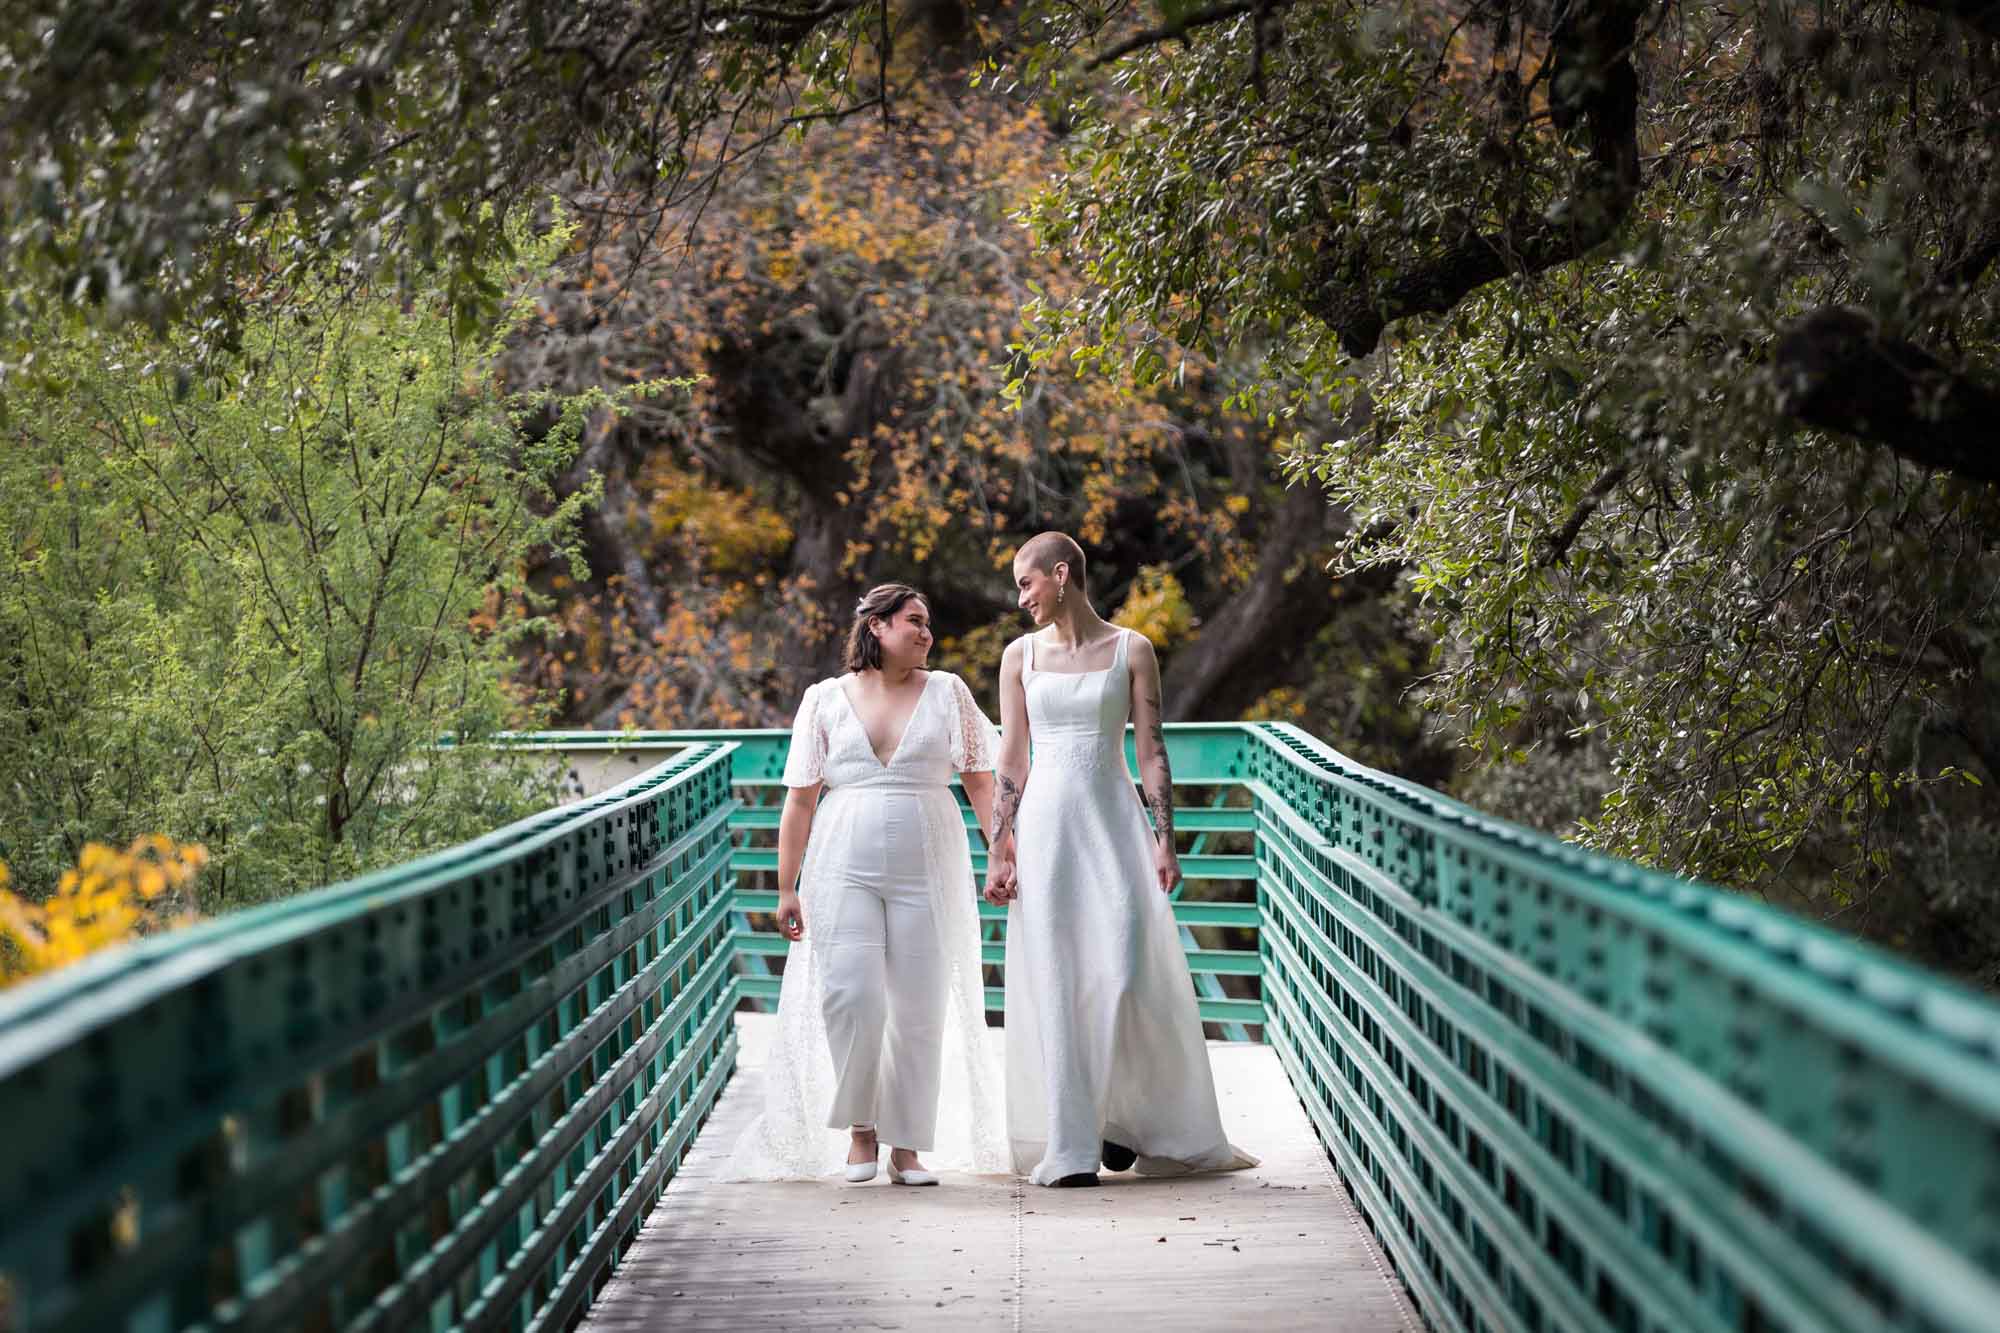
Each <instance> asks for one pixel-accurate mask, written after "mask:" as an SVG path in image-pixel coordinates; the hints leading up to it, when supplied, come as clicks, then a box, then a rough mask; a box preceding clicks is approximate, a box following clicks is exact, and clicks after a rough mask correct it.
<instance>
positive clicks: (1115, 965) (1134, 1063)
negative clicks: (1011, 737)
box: [1007, 630, 1257, 1185]
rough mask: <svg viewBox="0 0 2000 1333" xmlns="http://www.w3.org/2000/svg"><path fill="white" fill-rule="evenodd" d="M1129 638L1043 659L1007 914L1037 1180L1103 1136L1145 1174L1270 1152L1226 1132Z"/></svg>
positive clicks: (1084, 1160) (1013, 1133) (1086, 1155)
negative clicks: (1102, 657) (1130, 760)
mask: <svg viewBox="0 0 2000 1333" xmlns="http://www.w3.org/2000/svg"><path fill="white" fill-rule="evenodd" d="M1130 633H1131V631H1129V630H1127V631H1122V632H1121V633H1120V635H1119V639H1118V645H1117V648H1116V650H1115V656H1114V657H1113V658H1112V663H1111V665H1110V666H1109V667H1108V668H1106V669H1105V670H1102V671H1082V672H1062V673H1053V672H1047V671H1037V670H1035V669H1034V650H1035V637H1034V636H1033V635H1032V634H1031V635H1029V636H1027V641H1026V642H1025V644H1024V645H1023V653H1024V655H1023V657H1022V686H1023V688H1024V690H1025V691H1026V693H1027V697H1028V735H1029V740H1030V742H1031V744H1032V746H1033V759H1032V762H1031V765H1030V768H1029V771H1028V783H1027V787H1026V789H1025V790H1024V791H1023V792H1022V794H1021V806H1020V810H1019V812H1018V814H1017V816H1016V829H1017V832H1016V835H1015V841H1016V850H1015V862H1016V868H1017V872H1018V876H1019V881H1018V886H1019V890H1020V897H1019V898H1018V899H1016V900H1015V902H1014V903H1013V905H1012V906H1011V907H1010V909H1009V911H1008V921H1007V1128H1008V1137H1009V1139H1010V1140H1011V1146H1012V1155H1013V1161H1014V1169H1015V1170H1016V1171H1018V1172H1024V1173H1027V1174H1028V1175H1029V1177H1030V1179H1031V1180H1032V1181H1033V1182H1034V1183H1035V1184H1037V1185H1049V1184H1053V1183H1054V1182H1055V1181H1057V1180H1059V1179H1061V1178H1062V1177H1063V1176H1067V1175H1074V1174H1077V1173H1080V1172H1086V1171H1096V1170H1097V1169H1098V1152H1099V1147H1100V1143H1101V1141H1102V1140H1105V1139H1109V1140H1110V1141H1112V1142H1114V1143H1118V1144H1122V1145H1124V1146H1125V1147H1128V1148H1131V1149H1133V1150H1135V1151H1136V1152H1137V1153H1138V1154H1139V1161H1138V1165H1137V1168H1136V1169H1137V1170H1138V1171H1139V1172H1140V1173H1141V1174H1143V1175H1174V1174H1179V1173H1182V1172H1189V1171H1231V1170H1237V1169H1239V1168H1242V1167H1249V1166H1255V1165H1256V1164H1257V1159H1256V1158H1254V1157H1251V1156H1250V1155H1249V1154H1247V1153H1245V1152H1243V1151H1241V1150H1240V1149H1238V1148H1236V1147H1235V1146H1234V1145H1232V1144H1231V1143H1230V1142H1229V1140H1228V1139H1227V1138H1225V1137H1224V1136H1223V1132H1222V1117H1221V1113H1220V1111H1219V1109H1218V1107H1217V1106H1216V1101H1215V1078H1214V1075H1213V1074H1212V1073H1211V1072H1210V1070H1209V1067H1208V1050H1207V1048H1206V1046H1205V1045H1204V1042H1203V1039H1202V1029H1201V1016H1200V1012H1199V1010H1198V1009H1197V1008H1196V1006H1195V997H1194V984H1193V982H1192V980H1191V979H1190V977H1189V975H1188V966H1187V956H1186V954H1184V953H1183V952H1182V951H1181V942H1180V936H1179V933H1178V930H1177V928H1176V926H1175V924H1174V916H1173V909H1172V905H1171V904H1170V902H1169V901H1168V899H1167V895H1166V894H1164V893H1162V892H1160V889H1159V883H1158V880H1157V878H1156V876H1155V873H1154V870H1153V834H1152V830H1151V828H1150V826H1149V824H1148V821H1147V819H1146V815H1145V812H1144V810H1143V809H1142V807H1141V806H1140V804H1139V800H1138V795H1137V793H1136V792H1135V791H1134V790H1133V784H1132V778H1131V775H1130V773H1129V772H1128V770H1127V769H1126V767H1125V726H1126V722H1127V720H1128V719H1129V718H1130V716H1131V701H1132V686H1131V680H1130V676H1129V672H1128V670H1127V667H1126V660H1125V648H1126V643H1127V639H1128V636H1129V635H1130Z"/></svg>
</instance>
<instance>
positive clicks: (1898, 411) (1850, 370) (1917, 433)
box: [1772, 306, 2000, 482]
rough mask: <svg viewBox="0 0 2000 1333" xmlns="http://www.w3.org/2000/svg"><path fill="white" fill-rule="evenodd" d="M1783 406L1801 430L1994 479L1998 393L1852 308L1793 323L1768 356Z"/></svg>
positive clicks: (1999, 474)
mask: <svg viewBox="0 0 2000 1333" xmlns="http://www.w3.org/2000/svg"><path fill="white" fill-rule="evenodd" d="M1772 365H1773V369H1774V371H1775V372H1776V374H1777V377H1778V393H1779V407H1780V410H1782V411H1783V412H1784V413H1785V414H1786V415H1787V416H1789V417H1791V418H1792V419H1793V420H1795V421H1797V422H1799V423H1800V424H1801V425H1806V426H1813V427H1817V428H1819V429H1821V430H1830V431H1836V432H1838V433H1840V434H1842V435H1851V436H1853V437H1854V438H1856V439H1860V440H1866V441H1868V442H1870V443H1872V444H1879V445H1883V446H1885V447H1886V448H1888V449H1889V450H1890V451H1891V452H1893V453H1895V454H1897V455H1899V456H1900V457H1903V458H1907V459H1909V460H1910V461H1912V462H1914V463H1921V464H1923V465H1924V466H1926V467H1934V468H1941V469H1943V470H1944V471H1947V472H1951V473H1955V474H1956V475H1958V476H1961V477H1965V478H1967V479H1969V480H1972V481H1984V482H2000V448H1996V447H1995V437H1994V434H1993V423H1994V422H1995V421H2000V390H1996V389H1995V388H1994V387H1993V386H1991V385H1988V384H1985V383H1983V382H1981V381H1979V380H1976V379H1974V378H1972V377H1971V376H1969V375H1966V374H1964V373H1963V372H1961V371H1957V370H1953V369H1952V368H1951V367H1949V366H1947V365H1945V364H1944V363H1943V362H1942V361H1940V360H1938V359H1937V358H1936V357H1934V356H1932V355H1931V354H1930V353H1929V352H1926V351H1925V350H1923V349H1922V348H1921V347H1918V346H1916V345H1915V344H1914V343H1908V342H1904V341H1902V340H1901V339H1897V338H1887V337H1884V336H1883V335H1882V331H1881V329H1880V328H1879V327H1878V326H1877V324H1876V323H1875V321H1874V320H1873V319H1871V318H1870V317H1869V316H1868V315H1867V314H1865V313H1863V312H1862V311H1859V310H1856V309H1854V308H1853V307H1851V306H1826V307H1823V308H1821V309H1819V310H1815V311H1813V312H1812V313H1811V314H1808V315H1806V316H1804V317H1803V318H1801V319H1799V320H1797V321H1795V322H1794V323H1793V324H1792V325H1791V326H1790V327H1789V328H1787V329H1786V330H1785V331H1784V333H1783V334H1782V335H1781V336H1780V337H1779V339H1778V347H1777V351H1776V353H1775V355H1774V357H1773V362H1772Z"/></svg>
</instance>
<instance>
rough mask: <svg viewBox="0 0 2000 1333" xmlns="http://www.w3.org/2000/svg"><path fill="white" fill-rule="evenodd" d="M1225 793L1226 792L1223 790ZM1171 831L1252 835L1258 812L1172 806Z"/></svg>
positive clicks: (771, 821) (759, 814) (775, 810)
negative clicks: (1172, 829)
mask: <svg viewBox="0 0 2000 1333" xmlns="http://www.w3.org/2000/svg"><path fill="white" fill-rule="evenodd" d="M1187 785H1193V784H1187ZM1224 790H1225V791H1227V790H1229V789H1228V788H1224ZM961 813H962V814H963V816H964V819H965V827H966V828H967V830H969V831H973V832H977V831H978V828H979V819H978V816H976V815H975V814H973V812H972V811H971V810H969V809H968V810H964V811H962V812H961ZM783 814H784V808H783V807H782V806H777V805H763V806H745V807H744V808H742V809H741V810H739V811H737V813H736V818H735V819H733V820H732V821H730V822H731V823H732V824H734V825H735V826H736V827H737V828H741V829H754V830H757V831H759V832H764V831H769V830H775V829H776V828H777V827H778V820H779V818H780V817H781V816H782V815H783ZM1174 828H1175V829H1177V830H1179V831H1180V832H1182V833H1252V832H1255V831H1256V828H1257V812H1256V811H1254V810H1248V809H1242V810H1232V809H1228V808H1218V807H1214V806H1205V805H1177V806H1175V807H1174Z"/></svg>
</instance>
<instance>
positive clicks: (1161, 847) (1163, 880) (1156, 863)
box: [1153, 838, 1181, 893]
mask: <svg viewBox="0 0 2000 1333" xmlns="http://www.w3.org/2000/svg"><path fill="white" fill-rule="evenodd" d="M1153 872H1154V873H1155V874H1156V875H1158V876H1159V880H1160V892H1161V893H1172V892H1173V891H1174V886H1175V885H1176V884H1179V883H1180V882H1181V858H1180V857H1179V856H1177V855H1176V854H1175V853H1174V846H1173V844H1172V843H1170V842H1168V841H1166V839H1164V838H1155V839H1154V840H1153Z"/></svg>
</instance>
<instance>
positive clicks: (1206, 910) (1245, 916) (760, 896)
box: [736, 889, 1261, 929]
mask: <svg viewBox="0 0 2000 1333" xmlns="http://www.w3.org/2000/svg"><path fill="white" fill-rule="evenodd" d="M736 906H737V909H738V910H739V911H744V912H764V913H770V912H775V911H777V910H778V895H777V893H776V892H775V891H770V890H764V891H759V890H754V889H738V890H737V891H736ZM979 919H980V920H981V921H1005V920H1006V919H1007V909H1006V908H1004V907H996V906H994V905H993V904H992V903H989V902H986V901H985V900H984V899H982V900H981V901H980V903H979ZM1174 920H1175V921H1177V922H1179V923H1180V924H1182V925H1185V926H1242V927H1245V928H1246V929H1255V928H1256V926H1257V925H1258V922H1259V921H1260V920H1261V918H1260V917H1259V916H1258V914H1257V904H1256V903H1204V902H1187V901H1184V900H1176V901H1175V903H1174Z"/></svg>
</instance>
